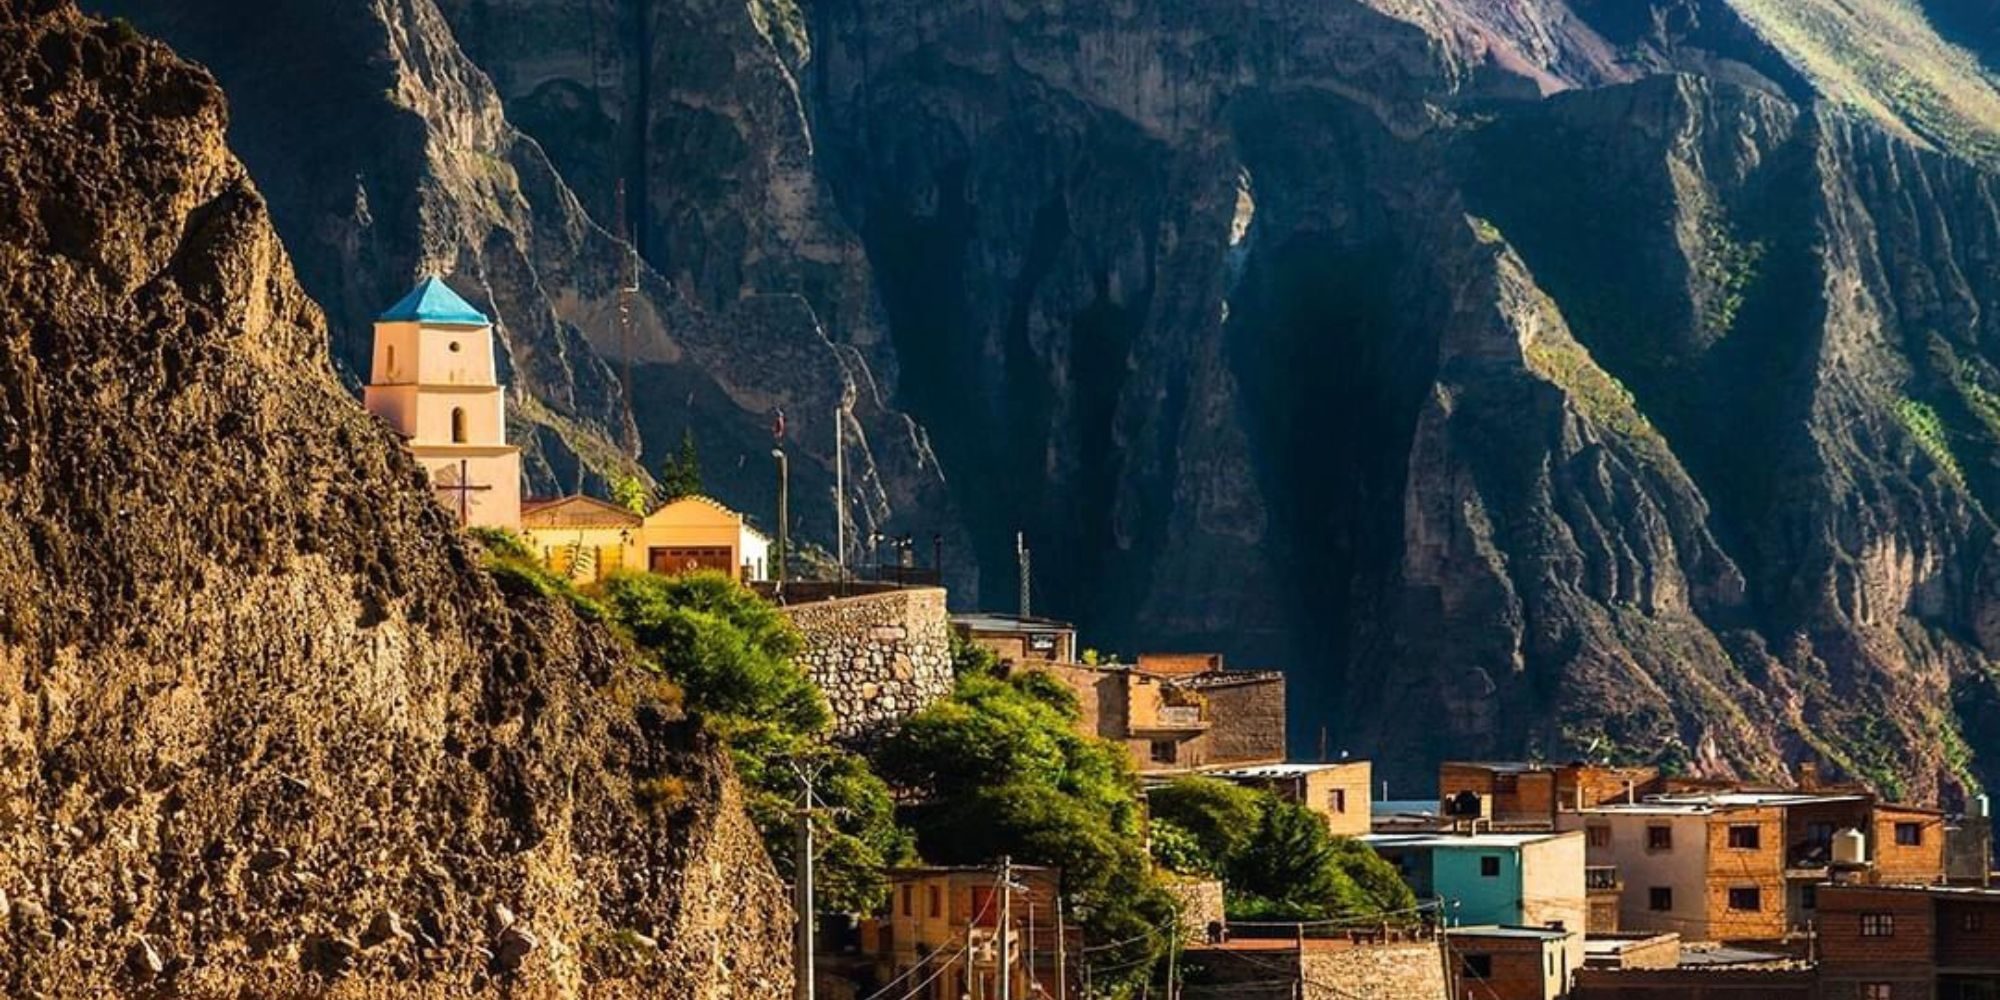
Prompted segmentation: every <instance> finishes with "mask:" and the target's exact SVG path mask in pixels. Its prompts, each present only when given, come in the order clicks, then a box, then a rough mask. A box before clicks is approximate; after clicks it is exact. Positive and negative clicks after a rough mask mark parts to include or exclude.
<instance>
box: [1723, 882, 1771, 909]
mask: <svg viewBox="0 0 2000 1000" xmlns="http://www.w3.org/2000/svg"><path fill="white" fill-rule="evenodd" d="M1729 908H1730V909H1732V910H1742V911H1744V912H1746V913H1755V912H1757V911H1758V910H1761V909H1763V908H1764V894H1763V892H1761V891H1760V890H1758V889H1757V888H1756V887H1755V886H1752V887H1750V888H1747V889H1731V890H1729Z"/></svg>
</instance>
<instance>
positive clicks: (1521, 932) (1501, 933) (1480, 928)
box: [1444, 924, 1578, 941]
mask: <svg viewBox="0 0 2000 1000" xmlns="http://www.w3.org/2000/svg"><path fill="white" fill-rule="evenodd" d="M1444 933H1445V936H1446V937H1483V938H1517V939H1521V940H1530V941H1564V940H1567V939H1568V938H1569V937H1570V936H1571V935H1573V934H1576V933H1578V932H1577V931H1573V930H1560V931H1559V930H1556V929H1555V928H1553V927H1516V926H1514V925H1512V924H1480V925H1476V926H1472V927H1447V928H1445V932H1444Z"/></svg>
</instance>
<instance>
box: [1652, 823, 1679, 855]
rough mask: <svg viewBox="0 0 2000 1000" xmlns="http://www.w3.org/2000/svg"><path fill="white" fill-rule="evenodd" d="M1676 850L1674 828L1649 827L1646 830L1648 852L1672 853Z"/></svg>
mask: <svg viewBox="0 0 2000 1000" xmlns="http://www.w3.org/2000/svg"><path fill="white" fill-rule="evenodd" d="M1673 849H1674V828H1673V827H1671V826H1649V827H1647V828H1646V850H1649V851H1671V850H1673Z"/></svg>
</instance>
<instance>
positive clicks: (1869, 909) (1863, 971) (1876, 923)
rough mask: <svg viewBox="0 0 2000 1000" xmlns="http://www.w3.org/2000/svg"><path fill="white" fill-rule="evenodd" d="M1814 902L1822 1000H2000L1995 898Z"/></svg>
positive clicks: (1831, 898)
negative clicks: (1816, 912) (1815, 904)
mask: <svg viewBox="0 0 2000 1000" xmlns="http://www.w3.org/2000/svg"><path fill="white" fill-rule="evenodd" d="M1819 895H1820V898H1819V924H1818V926H1819V955H1820V966H1819V978H1820V995H1821V996H1822V997H1823V998H1825V1000H1992V998H1993V997H2000V890H1992V889H1980V888H1961V887H1945V886H1857V885H1835V886H1827V887H1825V888H1823V889H1821V890H1820V894H1819Z"/></svg>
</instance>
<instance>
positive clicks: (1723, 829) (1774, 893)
mask: <svg viewBox="0 0 2000 1000" xmlns="http://www.w3.org/2000/svg"><path fill="white" fill-rule="evenodd" d="M1732 827H1755V828H1756V829H1757V847H1756V848H1754V849H1752V848H1742V847H1731V846H1729V836H1730V833H1729V831H1730V828H1732ZM1784 841H1785V823H1784V812H1783V810H1781V809H1776V808H1770V809H1732V810H1730V811H1728V812H1724V813H1719V814H1717V815H1715V816H1713V817H1711V818H1710V819H1709V821H1708V869H1707V872H1706V883H1707V884H1706V893H1707V897H1708V926H1709V933H1710V934H1711V935H1712V936H1713V937H1715V938H1716V939H1718V940H1722V941H1768V940H1775V939H1778V938H1782V937H1784V936H1785V932H1786V931H1787V930H1788V929H1789V928H1788V927H1787V921H1786V919H1785V844H1784ZM1747 888H1754V889H1756V890H1757V894H1758V909H1756V910H1755V911H1749V910H1733V909H1730V907H1729V891H1730V890H1731V889H1747Z"/></svg>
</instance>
